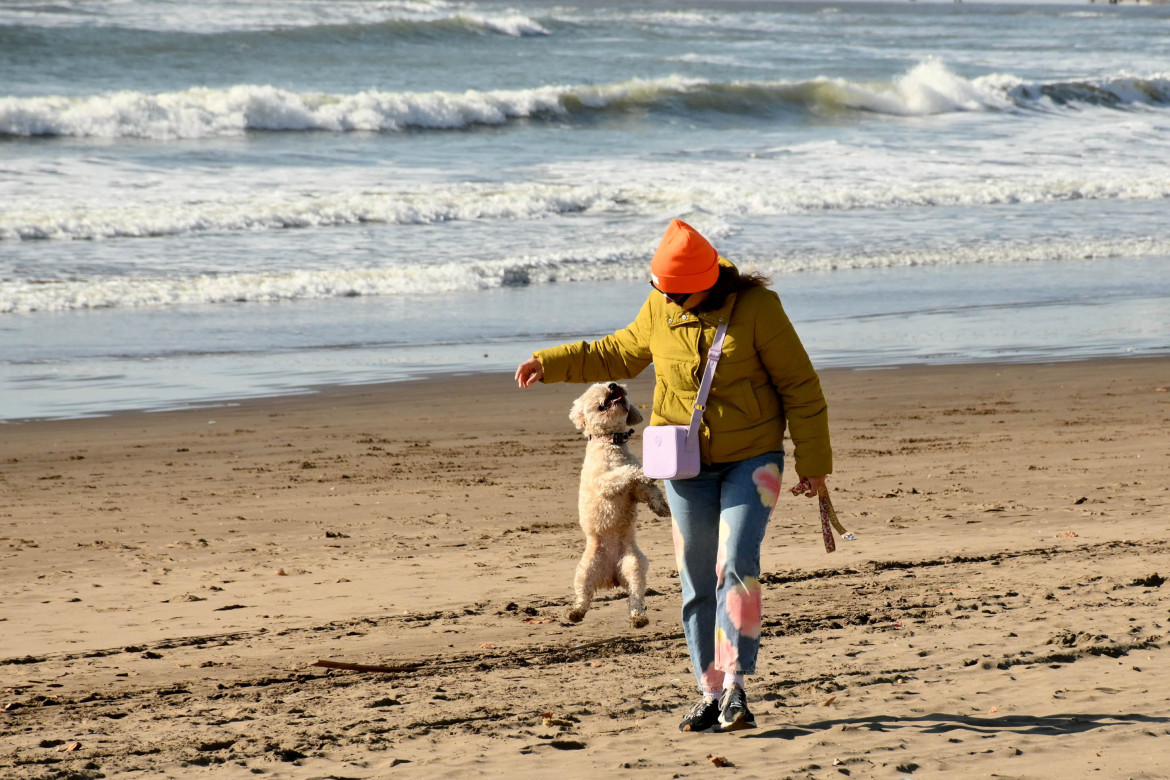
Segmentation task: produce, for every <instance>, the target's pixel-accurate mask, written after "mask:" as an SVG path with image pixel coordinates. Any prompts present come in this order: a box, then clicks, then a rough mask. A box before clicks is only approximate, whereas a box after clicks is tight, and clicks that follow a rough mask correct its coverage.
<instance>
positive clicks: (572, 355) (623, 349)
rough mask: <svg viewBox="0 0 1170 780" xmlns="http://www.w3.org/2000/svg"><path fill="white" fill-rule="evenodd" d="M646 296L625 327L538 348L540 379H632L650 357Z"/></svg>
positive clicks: (647, 301) (547, 380) (535, 354)
mask: <svg viewBox="0 0 1170 780" xmlns="http://www.w3.org/2000/svg"><path fill="white" fill-rule="evenodd" d="M650 323H651V316H650V300H649V298H647V300H646V303H644V304H642V310H641V311H640V312H638V316H637V318H636V319H635V320H634V321H633V322H631V323H630V324H629V325H628V326H627V327H625V328H622V329H621V330H619V331H617V332H616V333H611V334H610V335H608V336H606V337H605V338H603V339H599V340H597V341H592V342H590V341H578V342H576V343H573V344H562V345H561V346H559V347H552V348H550V349H541V350H538V351H536V352H534V353H532V354H533V357H536V358H539V359H540V364H541V367H542V368H543V369H544V378H543V379H541V381H542V382H544V383H546V384H548V383H552V382H604V381H608V380H613V379H632V378H633V377H636V376H637V375H638V374H640V373H642V370H643V369H645V368H646V366H648V365H650V363H651V362H652V360H653V357H652V356H651V354H650Z"/></svg>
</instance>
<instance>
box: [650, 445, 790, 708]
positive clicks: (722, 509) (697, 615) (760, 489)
mask: <svg viewBox="0 0 1170 780" xmlns="http://www.w3.org/2000/svg"><path fill="white" fill-rule="evenodd" d="M783 470H784V453H783V452H782V451H780V452H769V453H765V454H763V455H757V456H756V457H754V458H748V459H747V460H742V461H738V462H736V463H715V464H711V465H706V464H704V466H703V469H702V471H701V472H700V473H699V475H698V476H696V477H692V478H691V479H676V480H668V481H667V482H666V499H667V501H668V502H669V503H670V512H671V515H672V516H673V520H672V523H671V526H672V530H673V533H674V554H675V560H676V562H677V564H678V573H679V578H680V579H681V580H682V595H683V605H682V620H683V632H684V633H685V634H686V638H687V647H688V648H689V649H690V653H691V665H692V666H693V667H694V670H695V677H696V679H697V680H698V683H699V688H700V689H701V690H703V691H704V692H707V691H718V690H719V689H720V688H721V687H722V686H723V675H724V673H725V672H730V673H742V674H753V673H755V671H756V656H757V655H758V654H759V651H760V623H761V621H762V618H763V612H762V606H761V591H760V580H759V576H760V546H761V544H762V543H763V541H764V532H765V531H766V530H767V528H768V517H769V515H771V513H772V507H773V506H775V504H776V499H777V498H778V497H779V494H780V475H781V473H782V472H783Z"/></svg>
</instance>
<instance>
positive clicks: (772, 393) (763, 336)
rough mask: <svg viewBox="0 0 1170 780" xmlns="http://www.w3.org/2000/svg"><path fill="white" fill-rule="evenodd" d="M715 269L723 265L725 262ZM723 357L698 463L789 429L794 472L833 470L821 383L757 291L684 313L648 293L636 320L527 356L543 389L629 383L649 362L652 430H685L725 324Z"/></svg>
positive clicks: (739, 454)
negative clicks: (536, 365)
mask: <svg viewBox="0 0 1170 780" xmlns="http://www.w3.org/2000/svg"><path fill="white" fill-rule="evenodd" d="M719 262H720V264H722V265H730V263H729V262H728V261H727V260H725V259H723V258H720V259H719ZM728 318H730V322H729V323H728V326H727V336H726V338H725V339H724V342H723V356H722V357H721V358H720V359H719V365H718V366H717V367H716V369H715V380H714V382H713V383H712V385H711V394H710V396H709V397H708V399H707V410H706V412H705V413H704V415H703V424H702V426H701V427H700V436H699V444H700V454H701V457H702V459H703V462H704V463H730V462H734V461H739V460H744V459H746V458H751V457H754V456H756V455H761V454H763V453H765V452H772V451H774V450H780V449H783V444H784V426H785V421H786V420H787V425H788V427H789V430H790V432H791V435H792V441H793V443H794V444H795V445H796V451H795V455H796V472H797V473H798V474H800V475H801V476H806V477H813V476H823V475H825V474H829V473H830V472H831V471H832V470H833V453H832V448H831V447H830V445H829V412H828V405H827V404H826V403H825V396H824V394H823V393H822V392H821V383H820V379H818V377H817V374H816V371H814V370H813V366H812V362H811V361H809V358H808V354H807V353H806V352H805V351H804V347H803V346H802V345H801V343H800V338H799V337H798V336H797V335H796V331H795V330H794V329H793V327H792V323H791V322H789V321H788V316H787V315H786V314H785V313H784V309H783V307H782V306H781V305H780V297H779V296H778V295H776V293H774V292H772V291H771V290H769V289H767V288H764V287H753V288H749V289H747V290H744V291H743V292H740V293H738V295H730V296H728V298H727V302H726V303H724V305H723V307H722V308H720V309H718V310H716V311H710V312H689V311H687V310H686V309H683V308H682V307H681V306H677V305H675V304H673V303H671V302H670V301H668V300H667V299H666V297H665V296H663V295H662V294H661V293H659V292H657V291H655V292H652V293H650V297H649V298H647V299H646V302H645V303H644V304H643V305H642V310H641V311H640V312H638V317H637V319H635V320H634V321H633V322H632V323H630V325H629V326H628V327H626V328H623V329H622V330H619V331H617V332H616V333H613V334H610V335H609V336H606V337H605V338H603V339H600V340H598V341H594V342H586V341H579V342H576V343H574V344H563V345H561V346H559V347H553V348H551V349H542V350H540V351H538V352H536V353H534V356H535V357H537V358H539V359H540V362H541V366H542V367H543V369H544V378H543V379H542V381H543V382H603V381H610V380H617V379H630V378H632V377H635V376H637V375H638V374H640V373H641V372H642V370H643V369H644V368H646V366H648V365H650V363H651V362H653V363H654V370H655V375H656V383H655V387H654V411H653V413H652V415H651V417H650V424H651V425H687V424H689V423H690V420H691V409H692V408H693V406H694V403H695V398H696V396H697V395H698V393H699V382H700V381H701V380H702V378H703V367H704V365H705V364H706V361H707V350H708V349H710V348H711V342H712V341H713V340H714V338H715V330H716V328H718V326H719V324H720V323H722V322H724V321H725V320H728Z"/></svg>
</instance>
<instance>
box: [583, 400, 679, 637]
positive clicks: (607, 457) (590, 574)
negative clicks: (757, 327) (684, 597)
mask: <svg viewBox="0 0 1170 780" xmlns="http://www.w3.org/2000/svg"><path fill="white" fill-rule="evenodd" d="M569 419H570V420H572V422H573V424H574V425H575V426H577V429H578V430H579V431H581V432H582V433H584V434H585V435H586V436H588V437H589V443H588V444H587V445H585V463H584V465H582V467H581V489H580V493H579V495H578V502H577V506H578V511H579V513H580V516H581V530H582V531H584V532H585V553H584V554H583V555H582V556H581V562H580V563H578V564H577V575H576V578H575V579H574V581H573V590H574V592H575V599H574V601H573V606H572V607H571V608H570V609H569V610H568V612H567V613H566V614H565V617H567V618H568V619H569V620H570V621H571V622H573V623H578V622H580V621H581V619H582V618H583V617H585V613H586V612H588V611H589V607H590V605H591V604H592V603H593V594H594V593H595V592H596V591H598V590H605V589H607V588H614V587H618V586H619V585H620V586H623V587H625V588H626V589H627V591H628V592H629V594H630V623H631V625H633V626H634V628H641V627H643V626H645V625H646V624H647V623H649V622H650V620H649V618H647V617H646V572H647V569H648V568H649V562H648V561H647V559H646V556H645V555H644V554H643V553H642V551H641V550H640V549H638V542H637V538H636V534H635V525H636V522H637V516H638V504H640V503H641V504H649V506H650V509H651V511H653V512H654V514H656V515H658V516H659V517H669V516H670V508H669V507H668V506H667V505H666V498H665V497H664V496H663V495H662V491H661V490H660V489H659V487H658V485H657V483H655V482H654V480H652V479H650V478H648V477H647V476H646V475H645V474H644V473H642V464H641V463H639V462H638V459H637V458H636V457H634V456H633V455H632V454H631V453H630V449H629V447H628V446H627V445H626V443H627V442H628V441H629V438H630V435H631V434H632V433H633V432H634V431H633V429H631V428H630V426H631V425H636V424H637V423H640V422H642V415H641V414H639V413H638V410H637V409H635V408H634V407H633V406H632V405H631V404H630V401H629V398H628V397H627V395H626V389H625V388H624V387H622V386H621V385H619V384H615V383H612V382H611V383H610V384H603V383H599V384H595V385H592V386H590V388H589V389H588V390H586V391H585V393H584V394H583V395H582V396H581V397H580V398H578V399H577V400H576V401H574V402H573V407H572V409H570V410H569Z"/></svg>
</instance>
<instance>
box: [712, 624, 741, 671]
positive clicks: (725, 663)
mask: <svg viewBox="0 0 1170 780" xmlns="http://www.w3.org/2000/svg"><path fill="white" fill-rule="evenodd" d="M715 668H716V669H722V670H723V671H725V672H731V673H732V674H735V673H736V672H738V671H739V650H738V648H736V646H735V645H733V644H732V643H731V639H730V638H729V637H728V636H727V634H725V633H724V632H723V629H722V628H716V629H715Z"/></svg>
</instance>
